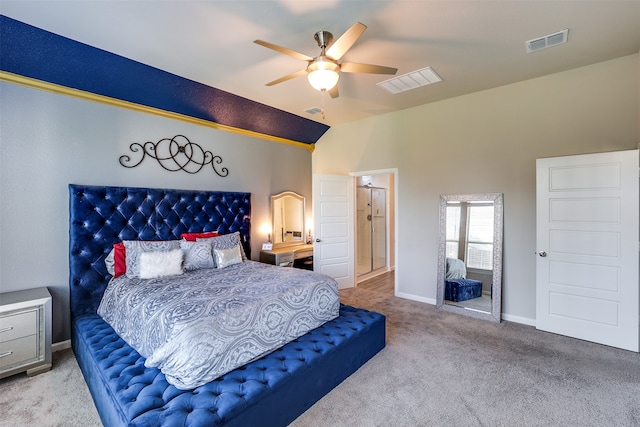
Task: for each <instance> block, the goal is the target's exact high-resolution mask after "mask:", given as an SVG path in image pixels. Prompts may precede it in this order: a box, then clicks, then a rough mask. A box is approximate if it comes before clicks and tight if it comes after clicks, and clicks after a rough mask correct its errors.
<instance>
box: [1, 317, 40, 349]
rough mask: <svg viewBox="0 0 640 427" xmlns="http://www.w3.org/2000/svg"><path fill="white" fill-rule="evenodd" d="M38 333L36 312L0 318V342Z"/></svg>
mask: <svg viewBox="0 0 640 427" xmlns="http://www.w3.org/2000/svg"><path fill="white" fill-rule="evenodd" d="M37 332H38V310H29V311H23V312H18V313H14V314H10V315H7V316H2V317H0V342H5V341H10V340H14V339H16V338H21V337H24V336H27V335H35V334H36V333H37Z"/></svg>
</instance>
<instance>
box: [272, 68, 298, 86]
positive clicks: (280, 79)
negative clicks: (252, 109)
mask: <svg viewBox="0 0 640 427" xmlns="http://www.w3.org/2000/svg"><path fill="white" fill-rule="evenodd" d="M305 74H307V70H300V71H296V72H295V73H291V74H287V75H286V76H284V77H280V78H279V79H277V80H274V81H272V82H269V83H267V84H266V86H273V85H277V84H278V83H282V82H286V81H287V80H291V79H295V78H296V77H300V76H304V75H305Z"/></svg>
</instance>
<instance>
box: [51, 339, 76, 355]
mask: <svg viewBox="0 0 640 427" xmlns="http://www.w3.org/2000/svg"><path fill="white" fill-rule="evenodd" d="M68 348H71V340H66V341H60V342H54V343H53V344H51V351H52V352H53V353H55V352H56V351H62V350H66V349H68Z"/></svg>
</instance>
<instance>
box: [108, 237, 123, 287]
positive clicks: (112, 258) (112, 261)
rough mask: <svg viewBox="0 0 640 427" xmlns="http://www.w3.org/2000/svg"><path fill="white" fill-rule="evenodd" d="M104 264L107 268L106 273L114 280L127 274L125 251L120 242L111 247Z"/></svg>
mask: <svg viewBox="0 0 640 427" xmlns="http://www.w3.org/2000/svg"><path fill="white" fill-rule="evenodd" d="M104 264H105V266H106V267H107V272H108V273H109V274H110V275H112V276H113V277H114V278H116V277H120V276H122V275H123V274H125V273H126V272H127V264H126V263H125V249H124V244H123V243H122V242H120V243H115V244H114V245H113V249H111V252H109V255H107V257H106V258H105V260H104Z"/></svg>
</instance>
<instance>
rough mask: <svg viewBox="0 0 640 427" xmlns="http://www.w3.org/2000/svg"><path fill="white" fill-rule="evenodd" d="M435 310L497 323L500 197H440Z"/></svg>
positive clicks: (499, 263) (499, 301)
mask: <svg viewBox="0 0 640 427" xmlns="http://www.w3.org/2000/svg"><path fill="white" fill-rule="evenodd" d="M440 222H441V224H440V226H441V230H440V233H441V234H440V237H441V238H440V240H441V241H440V251H439V258H440V259H439V266H438V274H439V280H438V294H437V305H438V307H440V308H444V309H447V310H448V311H456V312H459V313H461V314H466V315H469V316H473V317H480V318H486V319H490V320H494V321H498V322H499V321H500V311H501V310H500V305H501V281H502V279H501V277H502V262H501V261H502V194H499V193H485V194H467V195H464V194H460V195H444V196H441V206H440Z"/></svg>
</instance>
